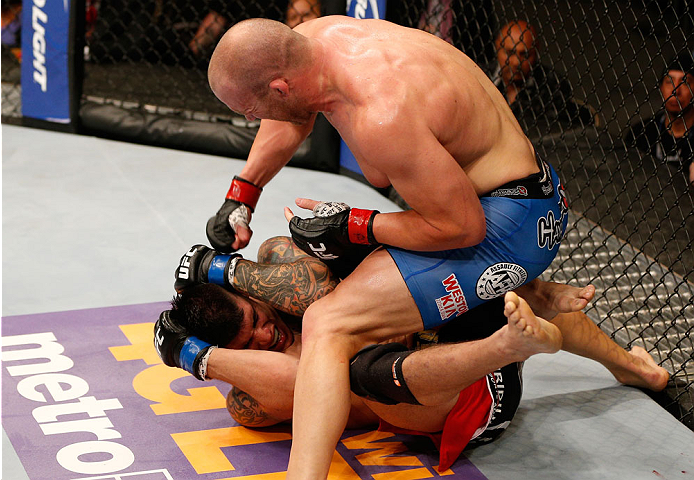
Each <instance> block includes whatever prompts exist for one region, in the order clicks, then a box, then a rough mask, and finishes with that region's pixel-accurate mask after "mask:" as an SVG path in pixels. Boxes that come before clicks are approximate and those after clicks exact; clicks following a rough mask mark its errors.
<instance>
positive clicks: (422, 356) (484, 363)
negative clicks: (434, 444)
mask: <svg viewBox="0 0 694 480" xmlns="http://www.w3.org/2000/svg"><path fill="white" fill-rule="evenodd" d="M505 300H506V307H505V309H504V315H506V317H507V318H508V324H507V325H505V326H504V327H503V328H502V329H500V330H497V331H496V332H494V334H493V335H491V336H490V337H487V338H484V339H481V340H476V341H472V342H464V343H455V344H449V345H439V346H435V347H430V348H427V349H425V350H421V351H418V352H415V353H413V354H412V355H409V356H408V357H407V358H406V359H405V361H404V362H403V365H402V367H403V374H404V376H405V380H406V381H407V386H408V387H409V389H410V391H411V392H412V394H413V395H414V396H415V398H417V400H418V401H419V402H420V403H422V404H424V405H438V404H441V403H444V402H446V401H448V400H450V399H451V398H455V397H457V396H458V393H460V391H461V390H463V389H464V388H465V387H467V386H469V385H471V384H472V383H473V382H475V381H476V380H478V379H479V378H482V377H483V376H484V375H486V374H488V373H490V372H493V371H494V370H496V369H498V368H501V367H503V366H504V365H508V364H510V363H513V362H522V361H524V360H526V359H527V358H528V357H530V356H532V355H535V354H537V353H554V352H556V351H557V350H559V348H560V347H561V344H562V336H561V332H560V331H559V329H558V328H556V327H555V326H554V325H553V324H551V323H549V322H547V321H546V320H544V319H542V318H540V317H537V316H535V314H534V313H533V311H532V310H531V309H530V307H529V306H528V304H527V303H526V302H525V300H523V299H522V298H520V297H519V296H518V295H516V294H515V293H513V292H509V293H507V294H506V296H505Z"/></svg>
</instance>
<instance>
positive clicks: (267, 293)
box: [232, 237, 339, 317]
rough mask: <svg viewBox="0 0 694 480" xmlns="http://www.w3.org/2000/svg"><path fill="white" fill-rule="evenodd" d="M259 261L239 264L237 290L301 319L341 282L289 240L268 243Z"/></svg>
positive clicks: (272, 239) (263, 248)
mask: <svg viewBox="0 0 694 480" xmlns="http://www.w3.org/2000/svg"><path fill="white" fill-rule="evenodd" d="M258 260H259V262H262V263H255V262H251V261H249V260H243V259H241V260H239V261H238V263H237V264H236V270H235V271H234V280H233V284H232V286H233V287H234V289H236V290H237V291H239V292H241V293H244V294H246V295H248V296H250V297H253V298H255V299H257V300H261V301H263V302H265V303H267V304H268V305H270V306H272V307H274V308H276V309H278V310H281V311H283V312H285V313H289V314H290V315H294V316H297V317H300V316H302V315H303V314H304V312H305V311H306V309H307V308H308V306H309V305H311V304H312V303H313V302H315V301H316V300H318V299H319V298H321V297H324V296H325V295H327V294H328V293H330V292H332V291H333V290H334V289H335V287H336V286H337V284H338V281H339V280H338V278H337V277H336V276H335V275H333V274H332V273H331V272H330V270H329V269H328V267H327V266H326V265H325V264H324V263H323V262H321V261H320V260H318V259H316V258H314V257H311V256H309V255H307V254H306V253H304V252H303V251H302V250H300V249H299V248H298V247H296V245H294V243H293V242H292V241H291V239H290V238H288V237H273V238H271V239H269V240H266V241H265V242H264V243H263V245H262V246H261V247H260V249H259V251H258Z"/></svg>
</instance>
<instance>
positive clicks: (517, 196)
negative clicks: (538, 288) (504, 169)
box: [386, 162, 569, 329]
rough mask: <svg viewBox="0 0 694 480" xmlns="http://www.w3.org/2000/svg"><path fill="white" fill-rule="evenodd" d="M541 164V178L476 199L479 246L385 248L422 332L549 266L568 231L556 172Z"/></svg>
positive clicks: (526, 179) (563, 201)
mask: <svg viewBox="0 0 694 480" xmlns="http://www.w3.org/2000/svg"><path fill="white" fill-rule="evenodd" d="M539 163H540V164H541V170H540V172H539V173H536V174H533V175H530V176H529V177H526V178H523V179H520V180H515V181H513V182H509V183H507V184H505V185H503V186H501V187H499V188H497V189H496V190H494V191H492V192H490V193H488V194H486V195H484V196H483V197H480V202H481V203H482V208H483V209H484V215H485V218H486V223H487V235H486V237H485V238H484V240H483V241H482V243H479V244H478V245H475V246H472V247H467V248H460V249H457V250H443V251H440V252H412V251H406V250H402V249H400V248H395V247H386V249H387V250H388V253H390V255H391V257H393V260H395V263H396V265H397V266H398V269H399V270H400V273H401V275H402V276H403V278H404V279H405V283H406V284H407V288H408V289H409V290H410V293H411V294H412V296H413V297H414V300H415V302H416V303H417V307H418V308H419V313H420V314H421V315H422V321H423V322H424V328H425V329H430V328H434V327H437V326H439V325H442V324H444V323H446V322H448V321H449V320H452V319H453V318H455V317H457V316H458V315H460V314H462V313H465V312H467V311H468V310H470V309H471V308H474V307H476V306H477V305H479V304H481V303H483V302H485V301H487V300H491V299H492V298H496V297H499V296H501V295H503V294H504V293H506V292H508V291H511V290H513V289H515V288H517V287H520V286H521V285H523V284H524V283H526V282H529V281H531V280H533V279H534V278H536V277H538V276H540V274H542V272H544V271H545V269H546V268H547V267H548V266H549V265H550V263H552V260H554V257H555V256H556V254H557V252H558V251H559V243H560V242H561V240H562V238H563V236H564V233H565V231H566V225H567V222H568V212H569V207H568V202H567V200H566V195H565V194H564V188H563V187H562V185H561V183H560V181H559V177H558V176H557V174H556V172H555V171H554V169H553V168H552V167H551V166H550V165H548V164H547V163H545V162H539Z"/></svg>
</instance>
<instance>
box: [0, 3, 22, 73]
mask: <svg viewBox="0 0 694 480" xmlns="http://www.w3.org/2000/svg"><path fill="white" fill-rule="evenodd" d="M2 49H3V51H5V50H8V51H9V52H11V54H12V55H14V57H15V59H16V60H21V59H22V2H21V1H6V0H3V2H2Z"/></svg>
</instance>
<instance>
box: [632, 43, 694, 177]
mask: <svg viewBox="0 0 694 480" xmlns="http://www.w3.org/2000/svg"><path fill="white" fill-rule="evenodd" d="M660 95H661V96H662V98H663V110H662V111H661V112H658V113H657V114H656V115H654V116H653V117H650V118H647V119H641V120H639V121H638V122H636V123H635V124H634V125H632V126H631V128H630V130H629V133H628V134H627V138H626V143H627V145H628V146H636V147H637V148H638V149H639V150H641V151H644V152H647V153H650V154H651V155H653V156H654V157H655V158H656V159H657V160H658V161H659V162H664V163H670V164H675V165H677V166H678V167H679V168H681V169H682V171H683V172H684V174H685V176H686V177H687V179H688V181H689V183H690V185H693V186H694V164H693V163H692V160H694V58H692V54H691V53H689V52H683V53H682V54H680V55H679V56H677V57H675V58H674V59H672V60H671V61H670V62H668V64H667V66H666V67H665V72H664V73H663V76H662V77H661V80H660Z"/></svg>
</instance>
